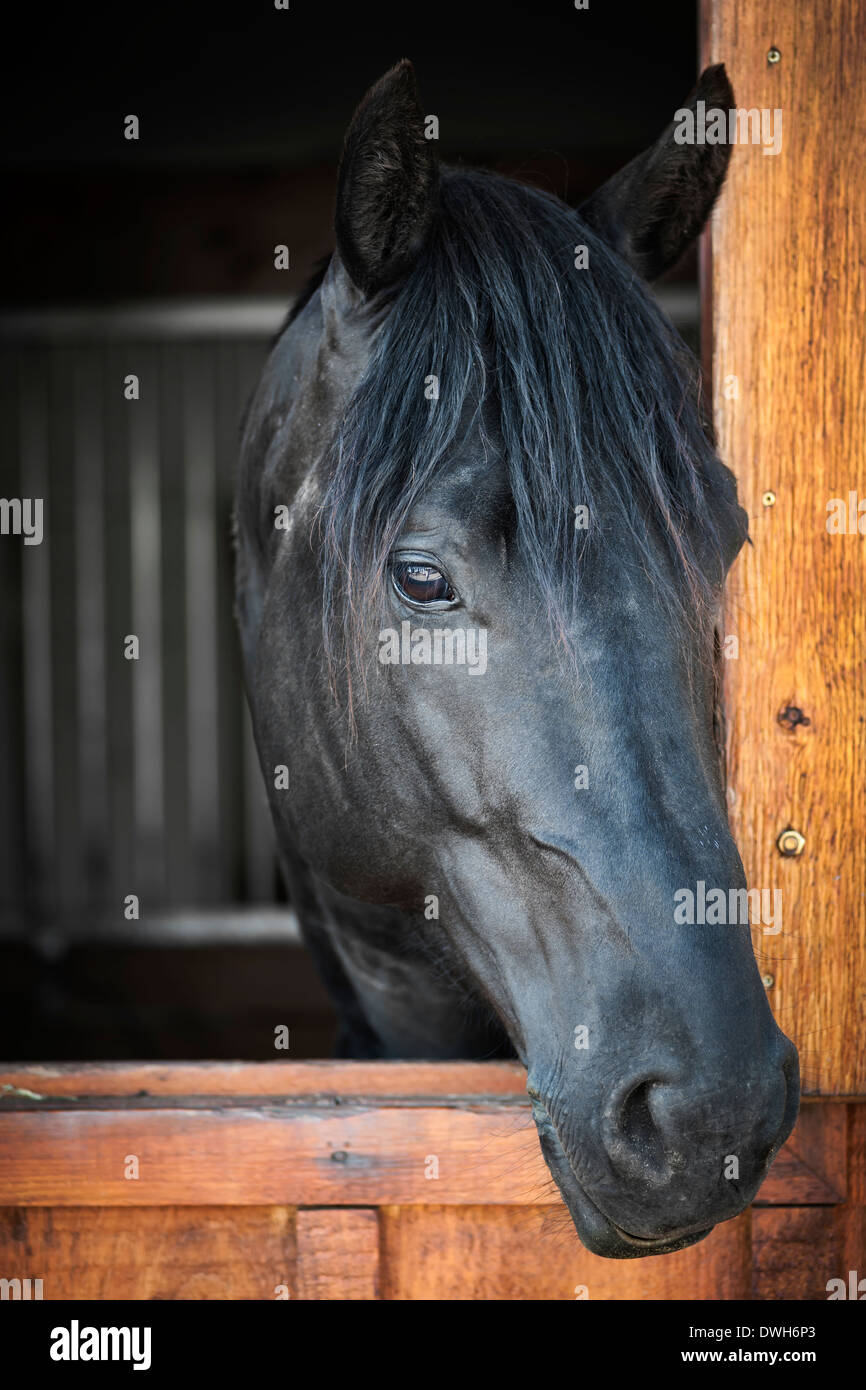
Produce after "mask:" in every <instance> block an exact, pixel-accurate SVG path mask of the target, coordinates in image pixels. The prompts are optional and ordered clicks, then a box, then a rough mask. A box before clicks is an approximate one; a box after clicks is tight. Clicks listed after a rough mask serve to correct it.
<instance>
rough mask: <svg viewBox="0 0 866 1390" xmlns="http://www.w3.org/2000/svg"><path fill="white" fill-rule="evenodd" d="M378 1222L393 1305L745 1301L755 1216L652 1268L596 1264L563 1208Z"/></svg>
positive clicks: (386, 1294) (398, 1214) (641, 1263)
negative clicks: (751, 1223)
mask: <svg viewBox="0 0 866 1390" xmlns="http://www.w3.org/2000/svg"><path fill="white" fill-rule="evenodd" d="M380 1221H381V1224H382V1265H383V1292H382V1296H383V1298H386V1299H395V1300H400V1301H405V1300H412V1301H415V1300H423V1299H436V1300H448V1301H451V1300H472V1301H486V1300H520V1301H522V1302H523V1301H537V1300H543V1301H562V1302H569V1301H574V1300H580V1301H583V1300H586V1299H588V1300H589V1301H590V1302H591V1301H592V1300H610V1299H671V1298H684V1299H712V1298H746V1297H748V1288H749V1279H750V1264H749V1227H748V1221H749V1218H748V1216H744V1217H738V1218H737V1219H736V1220H735V1221H727V1222H725V1224H724V1225H723V1226H720V1227H718V1229H717V1230H715V1231H714V1232H713V1233H712V1235H710V1236H708V1237H707V1239H706V1240H705V1241H702V1242H701V1244H700V1245H696V1246H694V1247H692V1249H690V1250H680V1251H678V1252H677V1254H675V1255H666V1256H664V1257H662V1258H660V1259H651V1260H604V1259H601V1258H600V1256H598V1255H590V1254H589V1252H588V1251H586V1250H585V1249H584V1248H583V1246H582V1245H581V1243H580V1241H579V1240H578V1238H577V1235H576V1234H575V1231H574V1228H573V1227H572V1225H571V1222H570V1220H569V1218H568V1215H567V1213H566V1212H565V1210H564V1209H563V1208H561V1207H560V1208H555V1207H535V1208H531V1209H527V1208H522V1207H489V1206H483V1207H481V1206H476V1207H468V1208H467V1207H463V1208H455V1207H411V1208H405V1207H404V1208H397V1207H386V1208H384V1209H383V1210H382V1212H381V1215H380ZM541 1252H543V1253H541Z"/></svg>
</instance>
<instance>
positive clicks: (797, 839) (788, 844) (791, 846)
mask: <svg viewBox="0 0 866 1390" xmlns="http://www.w3.org/2000/svg"><path fill="white" fill-rule="evenodd" d="M776 846H777V848H778V851H779V853H780V854H782V855H784V856H785V858H786V859H791V858H793V857H794V856H795V855H798V854H802V853H803V850H804V849H805V847H806V840H805V837H804V836H803V835H801V834H800V832H799V830H794V829H792V828H791V827H790V826H789V827H788V829H787V830H783V831H782V833H781V835H780V836H779V838H778V840H777V841H776Z"/></svg>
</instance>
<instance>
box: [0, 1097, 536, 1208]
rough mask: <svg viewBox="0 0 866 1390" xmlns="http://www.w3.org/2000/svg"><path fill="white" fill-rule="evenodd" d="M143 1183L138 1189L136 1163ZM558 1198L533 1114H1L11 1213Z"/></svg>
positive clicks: (387, 1110)
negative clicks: (130, 1164)
mask: <svg viewBox="0 0 866 1390" xmlns="http://www.w3.org/2000/svg"><path fill="white" fill-rule="evenodd" d="M128 1155H134V1156H135V1157H136V1158H137V1160H138V1169H139V1177H138V1178H137V1179H134V1180H130V1179H128V1178H126V1177H125V1176H124V1171H125V1166H126V1163H127V1156H128ZM431 1156H434V1157H435V1158H436V1159H437V1160H438V1169H439V1176H438V1179H437V1181H436V1183H435V1190H436V1193H437V1200H438V1201H440V1202H444V1203H449V1204H452V1203H457V1204H462V1203H467V1202H479V1201H480V1202H484V1203H497V1202H498V1203H511V1202H516V1203H519V1204H523V1203H533V1202H537V1201H540V1200H545V1201H548V1202H549V1201H551V1200H555V1199H556V1190H555V1188H554V1186H553V1181H552V1179H551V1177H550V1174H549V1173H548V1170H547V1168H546V1166H545V1164H544V1161H543V1159H542V1157H541V1151H540V1149H539V1145H538V1137H537V1134H536V1131H535V1126H534V1125H533V1123H532V1120H531V1117H530V1115H529V1114H528V1112H526V1111H524V1110H523V1109H522V1108H521V1109H520V1110H516V1111H514V1110H507V1111H505V1112H503V1109H502V1107H501V1105H498V1104H492V1105H488V1106H485V1105H484V1103H483V1102H469V1101H467V1102H464V1103H463V1104H462V1105H461V1106H460V1107H459V1108H456V1107H455V1108H451V1109H449V1108H446V1107H440V1108H432V1107H430V1108H425V1107H424V1106H423V1105H422V1106H411V1105H410V1106H403V1107H401V1106H392V1107H388V1106H379V1107H377V1106H376V1105H375V1103H372V1102H371V1103H370V1104H369V1105H368V1106H366V1107H364V1106H357V1105H354V1104H346V1105H342V1104H341V1105H316V1104H315V1103H312V1104H310V1105H307V1106H303V1105H301V1106H299V1105H297V1104H293V1105H290V1106H284V1107H275V1106H268V1105H266V1104H264V1103H261V1104H260V1105H259V1106H257V1107H256V1108H246V1107H243V1106H228V1107H225V1108H222V1109H199V1110H189V1109H184V1108H174V1109H128V1108H124V1107H121V1108H116V1109H108V1110H106V1109H89V1110H88V1109H81V1108H79V1109H75V1108H68V1109H52V1110H40V1109H38V1108H36V1109H33V1110H30V1111H23V1110H22V1111H17V1112H16V1111H11V1112H9V1111H7V1112H6V1113H3V1114H0V1205H20V1206H32V1205H37V1206H196V1205H216V1206H224V1205H239V1206H246V1205H253V1206H257V1205H261V1204H262V1203H264V1204H272V1203H273V1204H276V1203H285V1204H287V1205H292V1206H306V1205H312V1206H316V1205H328V1206H330V1205H334V1206H379V1205H382V1204H383V1203H394V1204H403V1203H412V1202H429V1200H430V1192H431V1186H432V1184H431V1183H430V1182H429V1181H428V1180H427V1179H426V1177H425V1173H426V1172H427V1171H428V1160H429V1159H430V1157H431Z"/></svg>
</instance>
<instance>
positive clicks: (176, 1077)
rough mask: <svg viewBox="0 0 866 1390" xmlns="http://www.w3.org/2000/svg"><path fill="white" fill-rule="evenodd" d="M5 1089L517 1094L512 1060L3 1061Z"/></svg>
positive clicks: (521, 1081)
mask: <svg viewBox="0 0 866 1390" xmlns="http://www.w3.org/2000/svg"><path fill="white" fill-rule="evenodd" d="M4 1088H21V1089H25V1090H30V1091H33V1092H35V1093H36V1094H39V1095H45V1096H50V1097H55V1096H56V1097H64V1096H65V1097H72V1098H77V1097H79V1096H119V1097H120V1096H130V1097H132V1096H137V1095H141V1094H142V1093H146V1094H147V1095H150V1096H293V1097H295V1098H299V1097H303V1096H319V1095H330V1096H333V1095H343V1096H417V1097H423V1096H449V1095H455V1096H494V1095H501V1096H515V1097H522V1098H524V1099H525V1097H526V1072H525V1071H524V1069H523V1067H521V1066H520V1065H519V1063H517V1062H329V1061H321V1062H96V1063H90V1064H88V1063H79V1062H73V1063H69V1064H63V1063H53V1064H52V1063H45V1064H40V1063H36V1064H33V1065H30V1066H21V1065H20V1064H12V1065H3V1066H2V1067H0V1096H2V1093H3V1089H4Z"/></svg>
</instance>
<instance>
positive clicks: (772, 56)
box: [767, 47, 782, 63]
mask: <svg viewBox="0 0 866 1390" xmlns="http://www.w3.org/2000/svg"><path fill="white" fill-rule="evenodd" d="M781 61H782V55H781V53H780V52H779V50H778V48H776V47H773V48H771V49H769V50H768V51H767V62H768V63H781Z"/></svg>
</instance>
